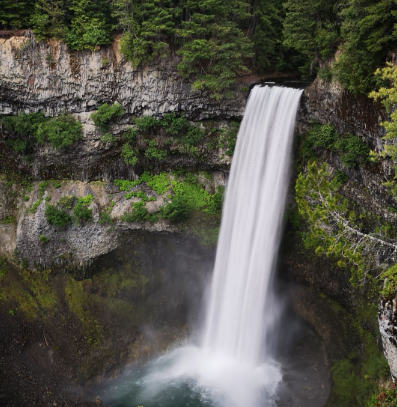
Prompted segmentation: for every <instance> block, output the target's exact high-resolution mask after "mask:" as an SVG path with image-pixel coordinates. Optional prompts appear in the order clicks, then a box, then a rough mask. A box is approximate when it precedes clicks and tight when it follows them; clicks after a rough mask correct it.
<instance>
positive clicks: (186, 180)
mask: <svg viewBox="0 0 397 407" xmlns="http://www.w3.org/2000/svg"><path fill="white" fill-rule="evenodd" d="M114 183H115V185H118V186H119V187H120V190H122V191H125V192H126V195H125V196H126V198H127V199H128V198H131V197H132V196H134V197H135V198H139V199H140V201H138V202H134V203H133V204H132V207H131V209H132V211H131V212H127V213H125V214H124V215H123V217H122V220H124V221H126V222H155V221H157V220H159V219H160V218H164V219H167V220H168V221H169V222H171V223H173V224H176V225H179V226H181V227H184V225H185V224H186V223H187V222H189V229H190V230H191V231H192V232H193V233H194V234H195V235H196V236H197V237H198V238H199V239H200V241H201V242H202V243H204V244H206V245H211V244H214V243H215V242H216V239H217V236H218V231H219V221H220V216H221V211H222V201H223V192H224V191H223V188H220V187H219V188H218V190H217V191H216V192H214V193H210V192H208V191H207V190H205V188H204V187H203V186H202V185H201V184H200V183H199V182H198V180H197V178H196V177H195V176H194V175H192V174H183V175H177V174H174V173H164V172H162V173H160V174H158V175H152V174H149V173H147V172H145V173H143V174H142V175H141V177H140V178H139V179H138V180H136V181H124V180H115V181H114ZM135 188H139V189H140V190H139V191H137V192H134V191H131V190H132V189H135ZM143 191H145V192H143ZM153 193H155V194H156V195H163V196H164V199H165V204H164V205H162V206H161V207H160V208H159V210H158V211H157V212H155V213H149V212H148V210H147V208H146V202H148V201H151V200H153V199H154V198H153V196H152V194H153ZM148 194H149V195H150V196H148Z"/></svg>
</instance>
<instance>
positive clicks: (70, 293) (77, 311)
mask: <svg viewBox="0 0 397 407" xmlns="http://www.w3.org/2000/svg"><path fill="white" fill-rule="evenodd" d="M65 299H66V302H67V304H68V307H69V310H70V312H72V313H73V314H74V315H75V316H76V317H77V318H78V319H79V320H80V322H81V324H82V326H83V329H84V335H85V338H86V341H87V344H88V345H91V346H99V345H100V344H101V343H102V340H103V334H102V327H101V325H100V324H99V323H98V321H97V320H96V319H95V318H94V317H93V315H92V313H91V312H90V311H89V308H90V298H89V295H88V294H86V293H85V292H84V289H83V282H82V281H76V280H74V279H73V278H72V277H70V276H67V281H66V285H65Z"/></svg>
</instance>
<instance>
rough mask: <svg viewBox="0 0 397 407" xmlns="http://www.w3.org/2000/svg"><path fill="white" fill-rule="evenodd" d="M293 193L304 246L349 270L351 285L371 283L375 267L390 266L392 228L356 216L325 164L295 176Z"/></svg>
mask: <svg viewBox="0 0 397 407" xmlns="http://www.w3.org/2000/svg"><path fill="white" fill-rule="evenodd" d="M295 192H296V201H297V204H298V209H299V213H300V214H301V216H302V217H303V218H304V219H305V221H306V222H307V224H308V227H309V230H308V233H306V234H304V235H303V236H304V243H305V245H306V246H307V247H312V248H313V249H314V250H315V252H316V253H317V254H319V255H326V256H331V257H333V258H335V259H336V260H337V263H338V265H339V266H340V267H343V268H344V267H347V266H349V267H350V269H351V271H352V283H353V284H359V285H361V284H364V283H366V282H367V281H368V280H371V279H372V278H373V277H372V271H374V270H376V269H377V268H378V267H379V264H383V265H384V266H385V265H388V264H389V265H390V264H392V262H393V258H394V256H395V255H396V253H397V242H396V240H395V236H396V234H397V233H396V228H395V227H393V226H392V225H391V224H389V223H386V222H382V220H381V219H379V218H378V217H376V216H374V215H373V214H371V213H369V212H363V211H361V212H356V211H355V208H354V206H353V205H352V204H351V203H349V201H348V200H347V199H345V198H343V196H342V194H341V192H342V191H341V185H340V183H339V182H338V181H337V179H336V178H335V177H333V176H332V174H331V173H330V172H329V171H328V169H327V166H326V164H323V165H321V166H320V165H319V164H317V163H316V162H313V163H311V164H308V165H307V168H306V171H305V172H303V173H301V174H299V176H298V179H297V181H296V186H295Z"/></svg>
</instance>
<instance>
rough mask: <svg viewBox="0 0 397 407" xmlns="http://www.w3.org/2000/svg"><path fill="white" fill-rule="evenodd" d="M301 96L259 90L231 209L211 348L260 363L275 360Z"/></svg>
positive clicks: (208, 341)
mask: <svg viewBox="0 0 397 407" xmlns="http://www.w3.org/2000/svg"><path fill="white" fill-rule="evenodd" d="M301 93H302V91H301V90H298V89H292V88H281V87H268V86H266V87H259V86H256V87H254V88H253V90H252V92H251V95H250V98H249V101H248V104H247V107H246V112H245V115H244V119H243V121H242V123H241V127H240V131H239V134H238V138H237V145H236V151H235V154H234V157H233V162H232V167H231V173H230V179H229V183H228V187H227V192H226V198H225V203H224V207H223V215H222V224H221V230H220V236H219V241H218V249H217V254H216V262H215V269H214V275H213V281H212V288H211V296H210V302H209V307H208V312H207V317H206V324H205V329H204V339H203V349H204V350H205V351H206V352H208V353H211V354H222V355H224V356H225V357H228V358H234V359H236V360H237V361H238V362H239V363H242V364H246V365H249V366H252V367H255V366H258V365H259V364H260V363H261V362H262V361H263V357H271V355H270V354H269V353H270V352H269V349H266V343H265V333H266V330H267V328H269V327H270V326H271V325H272V324H273V322H274V321H273V313H272V311H271V308H272V306H271V304H270V303H269V302H270V301H269V298H270V297H271V290H272V287H271V281H272V275H273V270H274V266H275V260H276V256H277V251H278V247H279V242H280V230H281V227H282V217H283V212H284V208H285V201H286V196H287V190H288V181H289V176H288V174H289V167H290V160H291V145H292V138H293V137H292V136H293V131H294V125H295V117H296V112H297V109H298V105H299V99H300V96H301Z"/></svg>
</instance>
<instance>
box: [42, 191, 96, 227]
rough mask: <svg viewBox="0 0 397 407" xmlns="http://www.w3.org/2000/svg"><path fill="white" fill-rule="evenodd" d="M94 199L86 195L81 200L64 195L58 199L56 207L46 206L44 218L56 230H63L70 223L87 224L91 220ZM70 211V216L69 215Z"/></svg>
mask: <svg viewBox="0 0 397 407" xmlns="http://www.w3.org/2000/svg"><path fill="white" fill-rule="evenodd" d="M93 199H94V197H93V196H92V195H86V196H84V197H82V198H77V199H76V198H75V196H74V195H65V196H62V197H61V198H59V200H58V202H57V203H56V205H49V204H47V205H46V209H45V217H46V220H47V222H48V223H49V224H50V225H53V226H55V227H58V228H65V227H67V226H69V225H70V224H71V223H72V220H74V222H75V223H76V224H78V223H82V222H87V221H89V220H91V219H92V209H90V208H88V206H89V205H91V203H92V201H93ZM70 210H72V211H71V214H70Z"/></svg>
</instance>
